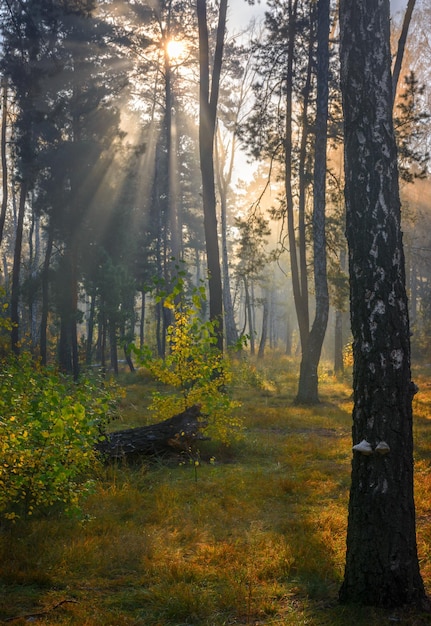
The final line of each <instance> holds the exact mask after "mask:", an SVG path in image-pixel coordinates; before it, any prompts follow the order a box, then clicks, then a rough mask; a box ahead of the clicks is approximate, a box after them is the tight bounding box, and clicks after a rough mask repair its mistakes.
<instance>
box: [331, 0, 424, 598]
mask: <svg viewBox="0 0 431 626" xmlns="http://www.w3.org/2000/svg"><path fill="white" fill-rule="evenodd" d="M340 32H341V52H340V54H341V88H342V96H343V109H344V140H345V180H346V186H345V196H346V209H347V216H346V217H347V222H346V223H347V226H346V233H347V239H348V245H349V273H350V305H351V324H352V333H353V356H354V370H353V393H354V407H353V430H352V434H353V443H354V448H353V462H352V482H351V489H350V501H349V521H348V530H347V555H346V567H345V574H344V581H343V584H342V587H341V590H340V600H341V601H342V602H355V603H361V604H364V605H372V606H383V607H396V606H402V605H406V604H414V605H421V606H426V605H427V600H426V596H425V591H424V586H423V582H422V579H421V575H420V572H419V563H418V556H417V548H416V533H415V505H414V498H413V436H412V398H413V395H414V393H415V385H414V383H413V382H412V380H411V372H410V332H409V330H410V329H409V317H408V303H407V296H406V290H405V267H404V252H403V245H402V233H401V226H400V198H399V186H398V170H397V151H396V144H395V137H394V130H393V122H392V77H391V71H390V68H391V51H390V9H389V0H379V1H378V2H376V0H341V2H340Z"/></svg>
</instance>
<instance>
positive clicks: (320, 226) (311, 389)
mask: <svg viewBox="0 0 431 626" xmlns="http://www.w3.org/2000/svg"><path fill="white" fill-rule="evenodd" d="M329 25H330V2H329V0H319V2H318V8H317V103H316V141H315V156H314V190H313V200H314V206H313V251H314V290H315V300H316V311H315V316H314V321H313V325H312V327H311V331H310V334H309V337H308V340H307V342H306V345H305V346H303V348H302V359H301V368H300V375H299V384H298V394H297V396H296V402H298V403H301V404H306V403H307V404H316V403H317V402H319V392H318V375H317V368H318V366H319V361H320V355H321V352H322V345H323V340H324V338H325V333H326V327H327V324H328V314H329V293H328V278H327V272H326V234H325V208H326V145H327V127H328V90H329V87H328V85H329Z"/></svg>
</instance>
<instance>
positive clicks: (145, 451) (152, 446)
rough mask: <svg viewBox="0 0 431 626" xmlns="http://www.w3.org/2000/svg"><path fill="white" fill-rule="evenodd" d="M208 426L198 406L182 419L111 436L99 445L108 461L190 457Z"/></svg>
mask: <svg viewBox="0 0 431 626" xmlns="http://www.w3.org/2000/svg"><path fill="white" fill-rule="evenodd" d="M205 425H206V422H205V421H203V419H202V415H201V412H200V407H199V406H198V405H194V406H192V407H190V408H188V409H186V410H185V411H183V412H182V413H178V415H174V416H173V417H170V418H169V419H167V420H164V421H163V422H159V423H157V424H152V425H150V426H140V427H138V428H128V429H127V430H119V431H117V432H114V433H111V434H110V435H107V436H106V438H105V439H104V440H103V441H100V442H99V443H98V444H97V445H96V449H97V450H98V452H100V453H101V454H103V455H104V456H105V458H107V459H110V460H114V459H124V458H125V459H127V460H129V461H132V460H136V459H138V458H140V457H142V456H153V455H161V454H171V455H172V454H178V453H186V454H190V453H191V452H192V451H193V449H194V447H195V444H196V441H197V440H199V439H204V437H202V435H201V433H200V430H201V429H202V428H203V427H204V426H205Z"/></svg>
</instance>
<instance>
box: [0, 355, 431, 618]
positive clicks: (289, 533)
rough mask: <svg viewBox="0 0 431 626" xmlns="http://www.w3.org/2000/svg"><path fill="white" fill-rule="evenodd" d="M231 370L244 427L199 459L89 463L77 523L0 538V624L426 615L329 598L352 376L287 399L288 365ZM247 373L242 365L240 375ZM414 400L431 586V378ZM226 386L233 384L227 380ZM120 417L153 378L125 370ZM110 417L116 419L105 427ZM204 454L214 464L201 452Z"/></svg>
mask: <svg viewBox="0 0 431 626" xmlns="http://www.w3.org/2000/svg"><path fill="white" fill-rule="evenodd" d="M276 365H277V364H274V359H272V360H269V361H268V362H263V364H261V365H259V366H258V367H257V368H249V366H248V364H247V363H244V362H243V363H238V364H237V365H236V366H235V367H237V368H239V369H240V370H241V372H242V379H241V380H240V382H239V383H237V386H236V388H235V398H236V399H238V400H239V401H240V402H241V412H242V415H243V417H244V420H245V431H244V437H243V439H242V440H241V441H236V442H234V443H232V445H231V446H223V445H221V444H219V445H217V446H215V444H214V442H211V441H210V442H203V443H202V449H201V458H202V459H208V462H205V460H204V461H202V462H201V463H200V465H199V467H198V468H197V470H196V467H195V466H194V465H193V466H192V465H189V464H187V463H186V464H183V465H180V464H172V463H170V464H166V463H162V462H160V463H153V464H151V465H148V464H147V463H145V462H143V463H142V464H141V465H135V466H134V467H127V466H124V465H122V464H116V465H110V466H107V467H105V468H100V470H99V474H98V475H97V476H95V484H96V487H95V492H94V493H93V494H92V495H90V496H89V498H88V499H87V501H86V503H85V510H84V513H85V516H84V517H83V518H82V519H81V520H73V519H67V518H63V517H58V516H53V517H46V518H42V519H37V520H31V521H27V522H23V521H22V522H20V521H19V522H18V523H17V524H15V526H14V527H11V528H8V529H3V531H2V532H1V533H0V581H1V582H0V618H2V619H3V620H7V619H10V618H17V619H14V620H13V621H12V622H11V623H14V624H20V623H22V624H24V623H27V622H28V621H30V620H31V621H36V620H40V622H41V623H43V624H48V625H51V624H52V625H53V624H58V625H72V624H73V625H80V626H132V625H133V626H141V625H142V626H143V625H148V626H182V625H186V624H187V625H194V626H221V625H229V624H231V625H233V624H235V625H243V626H245V625H247V624H250V625H251V624H253V625H254V626H256V625H262V626H263V625H265V626H282V625H283V626H298V625H302V624H304V625H305V624H307V625H314V626H324V625H326V626H346V625H350V624H355V625H359V626H365V625H367V626H370V625H371V626H381V624H385V623H388V624H389V623H393V622H397V623H401V624H407V625H410V626H418V625H424V624H430V623H431V620H430V617H429V616H427V615H422V614H418V613H416V612H413V611H407V610H404V611H402V610H399V611H380V610H376V609H372V608H369V607H349V606H340V605H339V604H338V602H337V594H338V589H339V586H340V583H341V580H342V576H343V567H344V556H345V532H346V525H347V502H348V490H349V483H350V460H351V439H350V431H351V425H350V419H351V416H350V411H351V404H350V393H351V392H350V388H349V383H348V378H347V377H346V380H344V381H343V380H340V379H336V378H335V377H334V376H333V375H332V374H330V373H327V374H326V375H325V376H324V377H323V378H322V383H321V399H322V402H321V404H320V405H319V406H317V407H299V406H295V405H294V404H293V398H294V396H295V391H296V370H295V364H294V363H293V362H292V361H289V360H287V359H280V361H279V362H278V367H277V366H276ZM247 368H249V369H247ZM424 374H425V372H423V373H419V374H418V380H417V382H418V383H419V387H420V388H421V391H420V392H419V394H417V396H416V397H415V400H414V403H415V406H414V408H415V416H416V418H415V426H414V429H415V440H416V482H417V485H416V505H417V521H418V547H419V554H420V560H421V569H422V574H423V577H424V580H425V583H426V585H427V587H428V588H430V586H431V558H430V553H431V551H430V548H431V528H430V523H429V522H430V519H431V469H430V460H431V458H430V457H431V447H430V442H431V433H430V428H431V421H430V418H429V407H430V404H431V385H430V384H429V383H427V381H426V378H425V377H424ZM236 380H237V381H238V378H237V379H236ZM121 382H122V384H123V386H125V387H126V389H127V394H126V397H125V398H124V399H123V402H122V421H121V422H120V427H125V426H128V425H138V424H142V423H144V422H145V408H143V407H145V406H146V405H147V404H148V402H149V395H150V393H149V392H150V391H151V389H150V382H149V381H147V382H145V380H144V379H143V378H140V379H138V378H137V377H132V376H131V375H129V376H124V380H122V381H121ZM117 426H118V424H114V427H117ZM209 459H211V462H210V461H209Z"/></svg>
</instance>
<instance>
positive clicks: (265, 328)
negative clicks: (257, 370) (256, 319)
mask: <svg viewBox="0 0 431 626" xmlns="http://www.w3.org/2000/svg"><path fill="white" fill-rule="evenodd" d="M268 325H269V293H268V291H267V292H266V294H265V298H264V301H263V313H262V333H261V335H260V342H259V350H258V351H257V358H258V359H263V357H264V356H265V346H266V340H267V338H268Z"/></svg>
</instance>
